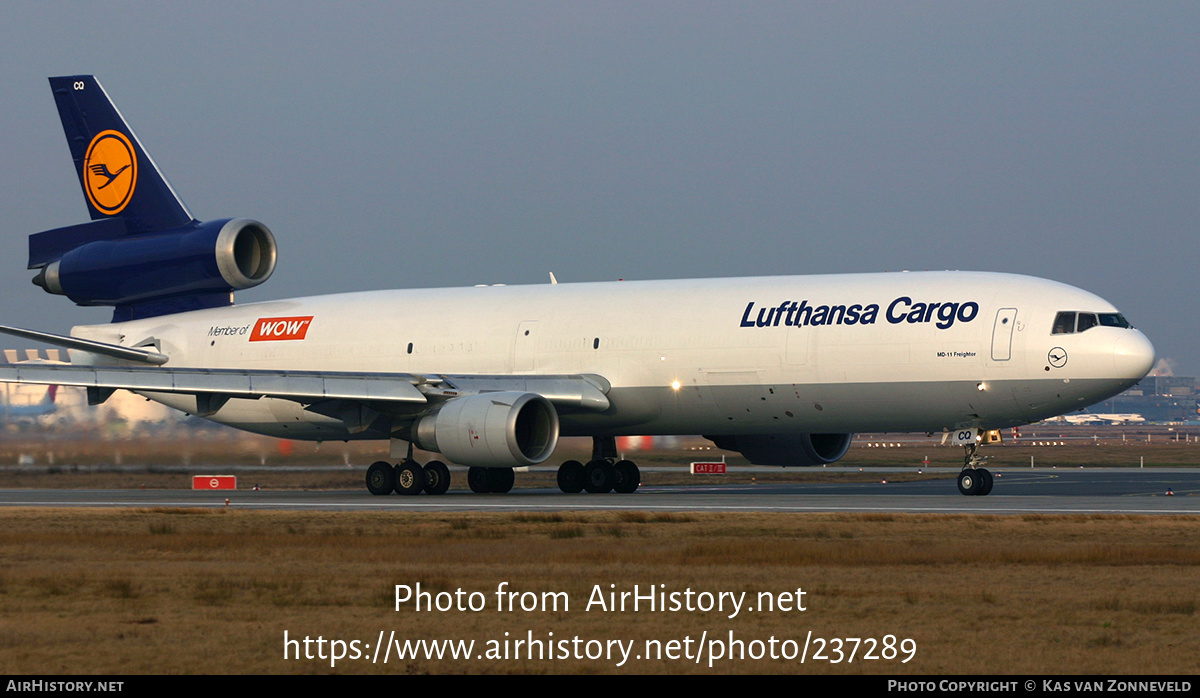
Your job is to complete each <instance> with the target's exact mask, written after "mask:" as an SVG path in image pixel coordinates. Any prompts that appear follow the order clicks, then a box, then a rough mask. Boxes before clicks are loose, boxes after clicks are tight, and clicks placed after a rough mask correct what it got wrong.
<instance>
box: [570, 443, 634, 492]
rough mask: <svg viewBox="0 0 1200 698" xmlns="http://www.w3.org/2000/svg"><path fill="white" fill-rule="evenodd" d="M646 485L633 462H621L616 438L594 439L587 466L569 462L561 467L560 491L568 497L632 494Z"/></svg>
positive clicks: (575, 461) (573, 461) (572, 461)
mask: <svg viewBox="0 0 1200 698" xmlns="http://www.w3.org/2000/svg"><path fill="white" fill-rule="evenodd" d="M641 483H642V473H641V471H640V470H638V467H637V464H636V463H634V462H633V461H631V460H617V439H616V437H614V436H595V437H592V459H591V460H590V461H588V462H587V465H584V464H583V463H580V462H579V461H577V460H569V461H567V462H565V463H563V464H562V465H560V466H559V467H558V489H560V490H562V491H563V492H566V493H567V494H579V493H580V492H582V491H584V490H587V491H588V492H590V493H591V494H605V493H607V492H620V493H622V494H629V493H631V492H634V491H636V490H637V488H638V485H640V484H641Z"/></svg>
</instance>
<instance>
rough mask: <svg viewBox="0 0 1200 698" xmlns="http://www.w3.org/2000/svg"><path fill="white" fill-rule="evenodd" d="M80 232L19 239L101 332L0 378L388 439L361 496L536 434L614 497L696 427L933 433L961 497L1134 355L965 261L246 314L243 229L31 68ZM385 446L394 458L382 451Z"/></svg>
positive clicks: (1083, 303)
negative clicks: (240, 299)
mask: <svg viewBox="0 0 1200 698" xmlns="http://www.w3.org/2000/svg"><path fill="white" fill-rule="evenodd" d="M50 83H51V87H52V89H53V92H54V96H55V100H56V102H57V105H58V109H59V113H60V116H61V117H62V121H63V127H64V129H65V131H66V135H67V141H68V144H69V146H70V149H71V152H72V155H73V157H74V159H75V162H76V169H77V173H78V175H79V178H80V183H81V185H82V187H83V190H84V193H85V199H86V201H87V205H88V208H89V211H90V213H91V217H92V219H93V220H92V221H91V222H89V223H84V224H80V225H76V226H71V227H68V228H62V229H57V230H51V231H47V232H43V233H39V234H37V235H33V236H31V238H30V259H29V268H31V269H37V270H38V274H37V277H36V278H35V279H34V282H35V283H37V284H38V285H40V286H42V287H43V288H44V289H45V290H47V291H49V292H51V293H58V294H63V295H66V296H67V297H68V298H70V299H71V300H73V301H74V302H76V303H77V304H80V305H111V306H113V307H114V308H115V311H114V316H113V322H112V323H111V324H106V325H90V326H81V327H75V328H73V329H72V331H71V336H70V337H66V336H61V335H52V334H48V333H44V332H36V331H31V330H21V329H17V328H4V331H6V332H9V333H11V334H15V335H18V336H22V337H26V338H34V339H39V340H42V341H45V342H47V343H50V344H53V345H57V346H62V347H66V348H67V349H69V350H70V351H69V353H70V356H71V364H70V365H68V366H52V365H10V366H7V367H0V380H3V381H9V382H35V383H56V384H59V385H75V386H84V387H86V388H87V389H88V393H89V398H90V400H91V401H92V402H101V401H103V400H104V399H105V398H106V397H107V396H108V395H109V394H111V393H112V391H113V390H115V389H119V388H124V389H128V390H133V391H136V392H137V393H139V394H142V395H145V396H147V397H150V398H152V399H154V400H158V401H160V402H162V403H164V404H166V405H169V406H171V407H174V408H177V409H179V410H183V411H185V412H189V413H192V414H197V415H200V416H202V417H206V418H208V419H211V420H214V421H217V422H221V423H224V424H229V425H232V426H235V427H238V428H240V429H245V430H248V431H253V432H258V433H261V434H269V435H273V436H279V437H287V438H293V439H311V440H318V441H320V440H332V439H381V440H390V442H391V449H390V452H391V454H392V457H393V459H396V460H400V462H399V463H398V464H396V465H392V464H391V463H388V462H383V461H380V462H377V463H375V464H374V465H372V466H371V467H370V468H369V469H368V470H367V475H366V480H367V488H368V489H369V490H370V491H371V492H372V493H373V494H387V493H389V492H392V491H396V492H399V493H402V494H417V493H419V492H421V491H425V492H428V493H431V494H441V493H443V492H445V491H446V488H447V487H448V486H449V480H450V474H449V471H448V469H447V468H446V466H445V464H443V463H442V462H440V461H432V462H430V463H427V464H425V465H423V466H422V465H420V464H418V463H416V462H414V461H413V459H412V450H413V445H414V444H415V445H416V446H417V447H419V448H421V449H424V450H426V451H434V452H438V453H440V454H442V455H443V456H444V457H445V458H446V459H448V460H449V461H451V462H453V463H457V464H460V465H465V466H469V467H470V469H469V471H468V476H467V479H468V481H469V484H470V486H471V489H473V490H475V491H476V492H506V491H508V490H509V489H510V488H511V487H512V485H513V468H514V467H519V466H527V465H532V464H536V463H541V462H543V461H545V460H547V459H549V458H550V457H551V456H552V455H553V453H554V450H555V446H556V444H557V442H558V438H559V436H564V435H566V436H590V437H592V440H593V448H592V458H591V461H590V462H588V463H587V464H586V465H585V464H581V463H579V462H577V461H567V462H565V463H563V464H561V467H560V468H559V471H558V483H559V486H560V487H561V489H562V490H563V491H564V492H580V491H581V490H583V489H586V490H587V491H589V492H608V491H611V490H614V489H615V490H616V491H618V492H633V491H634V490H635V489H637V486H638V484H639V480H640V478H639V473H638V468H637V466H636V464H634V463H632V462H630V461H627V460H617V458H618V456H617V453H616V445H615V440H616V437H617V436H621V435H629V434H704V435H705V436H707V437H708V438H709V439H711V440H712V441H713V442H714V443H716V445H717V446H719V447H720V448H723V449H727V450H733V451H739V452H741V453H742V454H743V455H744V456H746V458H748V459H749V460H750V461H751V462H753V463H758V464H772V465H782V466H789V465H791V466H805V465H817V464H827V463H832V462H834V461H837V460H838V459H840V458H841V457H842V456H843V455H845V454H846V451H847V449H848V448H849V445H850V441H851V438H852V435H853V433H854V432H856V431H872V432H887V431H891V432H904V431H917V432H945V433H947V434H949V435H950V436H952V437H953V439H954V441H955V442H956V443H958V444H961V445H963V446H965V447H966V458H965V462H964V466H963V470H962V473H961V474H960V475H959V478H958V487H959V489H960V490H961V491H962V492H963V493H964V494H973V495H978V494H987V493H988V492H989V491H990V490H991V487H992V477H991V475H990V474H989V473H988V471H987V470H986V469H983V468H980V467H978V466H979V465H980V461H981V460H982V458H981V457H980V456H979V455H978V454H977V453H976V449H977V448H978V446H979V443H980V437H981V434H982V432H983V431H984V430H989V429H1001V428H1005V427H1011V426H1016V425H1020V424H1027V423H1031V422H1037V421H1040V420H1042V419H1046V418H1048V417H1052V416H1054V415H1058V414H1063V413H1065V412H1073V411H1076V410H1079V409H1080V408H1082V407H1084V406H1086V405H1089V404H1092V403H1095V402H1099V401H1101V400H1104V399H1106V398H1108V397H1110V396H1112V395H1115V394H1117V393H1119V392H1121V391H1123V390H1125V389H1126V388H1127V387H1129V386H1131V385H1133V384H1134V383H1136V382H1137V381H1139V380H1140V379H1141V378H1142V377H1143V376H1145V375H1146V373H1147V372H1148V371H1149V370H1150V368H1151V366H1152V365H1153V364H1154V358H1155V357H1154V348H1153V347H1152V346H1151V344H1150V342H1149V341H1148V340H1147V339H1146V337H1145V336H1144V335H1143V334H1142V333H1141V332H1139V331H1138V330H1136V329H1134V328H1132V327H1131V326H1130V325H1129V323H1128V322H1126V320H1125V319H1124V317H1122V315H1121V314H1120V313H1119V312H1118V311H1117V309H1116V308H1115V307H1113V305H1112V304H1111V303H1109V302H1108V301H1105V300H1104V299H1102V298H1099V297H1098V296H1095V295H1093V294H1091V293H1088V292H1086V291H1083V290H1080V289H1078V288H1073V287H1071V286H1067V285H1064V284H1060V283H1056V282H1053V281H1046V280H1043V279H1036V278H1031V277H1027V276H1017V275H1011V274H993V273H970V272H926V273H890V274H845V275H822V276H797V277H756V278H732V279H695V280H681V281H624V282H608V283H577V284H556V283H553V284H545V285H540V286H486V287H475V288H454V289H427V290H398V291H376V292H368V293H349V294H341V295H332V296H316V297H310V298H296V299H291V300H280V301H269V302H264V303H253V304H246V305H234V304H233V291H234V290H237V289H242V288H248V287H251V286H255V285H257V284H259V283H261V282H263V281H265V280H266V279H267V277H269V276H270V275H271V272H272V271H273V270H274V266H275V259H276V248H275V241H274V238H273V236H272V235H271V232H270V231H269V230H268V229H267V227H266V226H264V225H263V224H262V223H259V222H257V221H253V220H249V219H241V218H239V219H226V220H217V221H209V222H200V221H198V220H196V219H195V218H194V217H193V216H192V215H191V213H190V212H189V211H188V210H187V209H186V207H185V206H184V205H183V203H182V202H181V201H180V200H179V198H178V197H177V196H176V195H175V193H174V191H173V190H172V189H171V188H170V186H169V185H168V184H167V182H166V180H165V179H164V178H163V177H162V175H161V174H160V173H159V171H158V169H157V167H156V166H155V164H154V162H153V161H152V160H151V159H150V158H149V156H148V155H147V154H146V151H145V150H144V149H143V148H142V146H141V144H140V142H139V141H138V139H137V137H136V136H135V135H134V134H133V132H132V131H131V130H130V129H129V127H128V126H127V125H126V123H125V121H124V119H123V118H122V117H121V116H120V114H119V113H118V112H117V110H116V108H115V107H114V106H113V105H112V103H111V101H110V100H109V98H108V96H107V95H106V94H105V92H104V90H103V89H102V88H101V87H100V85H99V83H98V82H97V81H96V80H95V79H94V78H93V77H91V76H71V77H61V78H51V80H50ZM405 453H407V456H406V457H404V454H405Z"/></svg>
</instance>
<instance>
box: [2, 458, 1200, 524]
mask: <svg viewBox="0 0 1200 698" xmlns="http://www.w3.org/2000/svg"><path fill="white" fill-rule="evenodd" d="M909 472H911V471H909ZM954 472H955V471H953V470H950V469H947V478H948V479H938V480H922V481H916V482H887V483H885V482H883V481H884V480H886V479H887V477H888V472H886V471H880V472H879V473H878V475H879V480H878V481H875V482H864V483H852V484H846V483H839V484H826V483H811V482H808V483H761V484H752V485H747V484H724V483H722V482H721V481H720V480H718V479H713V480H711V481H706V482H704V483H698V484H695V485H671V486H644V487H642V488H641V489H639V490H638V491H637V492H636V493H634V494H632V495H620V494H607V495H589V494H578V495H565V494H563V493H561V492H559V491H558V490H557V489H549V488H543V489H522V488H520V486H519V485H520V480H519V479H518V487H517V488H515V489H514V490H513V491H512V492H509V493H508V494H487V495H480V494H473V493H471V492H462V491H451V492H449V493H447V494H445V495H442V496H439V497H431V496H428V495H419V496H415V497H402V496H399V495H389V496H384V497H376V496H372V495H370V494H368V493H367V492H366V491H365V490H336V491H298V490H280V491H252V490H244V489H243V490H235V491H190V490H61V489H54V490H48V489H29V490H0V506H5V507H14V506H32V507H224V506H229V507H237V508H245V507H251V508H261V509H290V510H296V511H301V510H341V511H351V510H383V511H572V510H574V511H603V510H641V511H754V512H771V511H779V512H897V513H899V512H910V513H921V512H924V513H957V514H1026V513H1042V514H1094V513H1103V514H1185V515H1197V514H1200V470H1194V469H1151V470H1142V469H1126V468H1120V469H1116V468H1105V469H1081V470H1065V469H1064V470H1021V469H1012V470H1008V469H994V470H993V472H994V473H995V474H997V475H998V478H997V480H996V486H995V489H994V490H993V491H992V493H991V494H990V495H988V496H986V497H964V496H962V495H960V494H959V493H958V490H957V488H956V487H955V484H954V480H953V475H954ZM1168 492H1170V494H1168ZM226 500H228V503H226Z"/></svg>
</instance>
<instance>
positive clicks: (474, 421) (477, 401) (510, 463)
mask: <svg viewBox="0 0 1200 698" xmlns="http://www.w3.org/2000/svg"><path fill="white" fill-rule="evenodd" d="M412 440H413V441H414V443H416V445H417V447H418V448H422V449H424V450H427V451H438V452H440V453H441V454H442V455H444V456H446V457H447V458H449V459H450V460H451V461H453V462H455V463H458V464H459V465H469V466H478V467H485V468H486V467H493V468H495V467H507V468H512V467H517V466H524V465H535V464H537V463H541V462H542V461H544V460H546V459H547V458H549V457H550V454H552V453H554V448H555V446H557V445H558V413H557V412H556V411H555V409H554V405H552V404H550V401H549V400H547V399H546V398H544V397H542V396H541V395H537V394H535V393H521V392H516V391H503V392H494V393H479V394H476V395H464V396H462V397H456V398H453V399H450V400H447V401H446V402H445V404H443V405H442V406H441V407H440V408H439V409H438V410H437V411H436V412H434V413H432V414H429V415H426V416H423V417H421V418H420V419H419V420H417V422H416V423H415V424H413V427H412Z"/></svg>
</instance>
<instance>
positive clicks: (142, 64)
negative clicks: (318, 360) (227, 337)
mask: <svg viewBox="0 0 1200 698" xmlns="http://www.w3.org/2000/svg"><path fill="white" fill-rule="evenodd" d="M1197 36H1200V4H1197V3H1106V2H1094V3H1065V2H1046V3H1018V2H1006V3H994V2H991V3H976V2H954V3H926V2H908V3H881V2H871V3H855V2H844V3H843V2H839V3H802V2H781V3H771V2H754V3H729V2H711V3H710V2H699V1H695V2H625V1H623V0H615V1H614V0H608V1H605V2H596V3H591V2H511V3H491V2H489V3H484V2H444V3H430V2H412V3H408V2H380V3H351V2H341V3H318V2H288V3H244V2H204V3H139V2H106V3H75V2H53V1H49V2H10V3H6V4H5V18H4V22H3V23H0V56H2V57H3V60H2V61H0V132H3V133H6V134H8V136H7V137H6V139H5V144H4V147H3V148H2V149H0V153H3V156H2V157H3V165H4V167H3V170H4V175H3V176H2V180H0V181H2V182H3V186H0V215H2V216H3V220H4V226H3V228H4V230H3V233H0V260H2V261H3V262H4V268H3V269H0V301H2V306H0V307H2V308H3V311H2V312H0V324H10V325H17V326H22V327H32V328H36V329H42V330H46V331H50V332H61V333H65V332H67V331H68V330H69V328H70V327H71V326H72V325H75V324H85V323H100V322H107V321H108V319H109V317H110V316H111V310H110V309H107V308H78V307H75V306H74V305H73V304H71V303H70V301H68V300H66V299H65V298H63V297H58V296H50V295H48V294H46V293H44V292H43V291H41V290H40V289H38V288H36V287H34V286H33V285H31V284H30V278H32V273H31V272H28V271H27V270H25V268H24V267H25V260H26V253H27V241H26V236H27V235H29V234H31V233H36V232H39V231H42V230H47V229H50V228H56V227H60V226H66V225H71V224H74V223H81V222H84V221H86V220H87V211H86V209H85V206H84V199H83V194H82V192H81V191H80V188H79V182H78V179H77V177H76V175H75V173H74V172H73V169H72V163H71V160H70V156H69V153H68V151H67V147H66V142H65V140H64V138H63V134H62V130H61V126H60V124H59V120H58V115H57V112H56V110H55V107H54V101H53V98H52V96H51V93H50V89H49V86H48V83H47V81H46V78H47V77H49V76H53V75H73V74H85V73H91V74H94V75H96V76H97V77H98V79H99V80H100V82H101V84H103V86H104V87H105V89H106V90H107V91H108V93H109V95H110V96H111V97H112V98H113V99H114V101H115V102H116V103H117V106H118V108H119V109H120V110H121V111H122V113H123V114H124V116H125V117H126V119H127V120H128V121H129V123H130V125H131V126H132V127H133V129H134V130H135V131H136V132H137V134H138V136H139V138H140V139H141V141H142V143H143V145H144V146H145V147H146V148H147V150H148V151H149V152H150V153H151V155H152V156H153V157H154V159H155V161H156V162H157V164H158V165H159V167H160V168H161V169H162V170H163V172H164V173H165V174H166V176H167V177H168V179H169V180H170V181H171V183H172V185H173V186H174V188H175V190H176V191H177V192H178V193H179V194H180V195H181V196H182V198H183V199H184V201H185V202H186V203H187V205H188V206H189V208H190V209H191V211H192V213H193V214H194V215H195V216H196V217H198V218H200V219H202V220H209V219H216V218H228V217H240V216H246V217H250V218H255V219H257V220H260V221H262V222H264V223H266V224H267V226H268V227H270V228H271V230H272V231H273V232H274V234H275V237H276V240H277V241H278V243H279V247H280V256H279V265H278V267H277V269H276V271H275V274H274V276H273V277H272V278H271V279H270V280H269V281H267V282H266V283H265V284H264V285H262V286H260V287H258V288H255V289H250V290H246V291H241V292H239V293H238V294H237V298H238V301H239V302H247V301H256V300H268V299H274V298H286V297H291V296H299V295H312V294H320V293H334V292H342V291H357V290H369V289H376V288H422V287H431V286H460V285H471V284H480V283H507V284H526V283H546V282H547V281H548V279H549V273H550V272H553V273H554V274H555V276H556V277H557V278H558V280H559V281H560V282H568V281H603V280H611V279H618V278H624V279H652V278H688V277H710V276H721V277H725V276H752V275H775V274H813V273H840V272H865V271H899V270H903V269H909V270H918V269H976V270H989V271H1005V272H1015V273H1021V274H1030V275H1033V276H1040V277H1045V278H1051V279H1055V280H1057V281H1062V282H1065V283H1068V284H1072V285H1075V286H1079V287H1081V288H1085V289H1087V290H1089V291H1092V292H1094V293H1097V294H1099V295H1100V296H1102V297H1104V298H1106V299H1108V300H1109V301H1111V302H1112V303H1114V304H1115V305H1116V306H1117V307H1118V308H1120V309H1121V310H1122V311H1123V312H1124V313H1125V315H1126V317H1127V318H1128V319H1129V320H1130V321H1131V322H1132V323H1133V324H1134V325H1136V326H1137V327H1139V328H1140V329H1142V330H1143V331H1144V332H1145V333H1146V334H1147V336H1149V337H1150V339H1151V341H1153V342H1154V344H1155V346H1156V348H1157V350H1158V353H1159V356H1160V357H1163V358H1166V359H1168V360H1169V361H1170V362H1171V364H1172V365H1173V366H1174V368H1175V372H1176V373H1177V374H1182V375H1197V374H1200V348H1198V344H1200V343H1198V342H1197V339H1198V336H1200V332H1198V331H1197V329H1196V328H1197V324H1198V323H1197V320H1196V315H1194V313H1196V311H1197V303H1196V298H1197V297H1198V296H1197V291H1196V282H1195V279H1193V278H1192V277H1191V274H1192V273H1196V262H1197V252H1198V251H1200V242H1198V239H1200V236H1198V232H1200V231H1198V229H1197V228H1198V226H1200V80H1197V76H1198V75H1200V41H1197V40H1196V37H1197ZM5 346H24V345H22V344H20V341H19V340H16V339H13V340H12V341H11V342H9V343H6V344H5Z"/></svg>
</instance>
